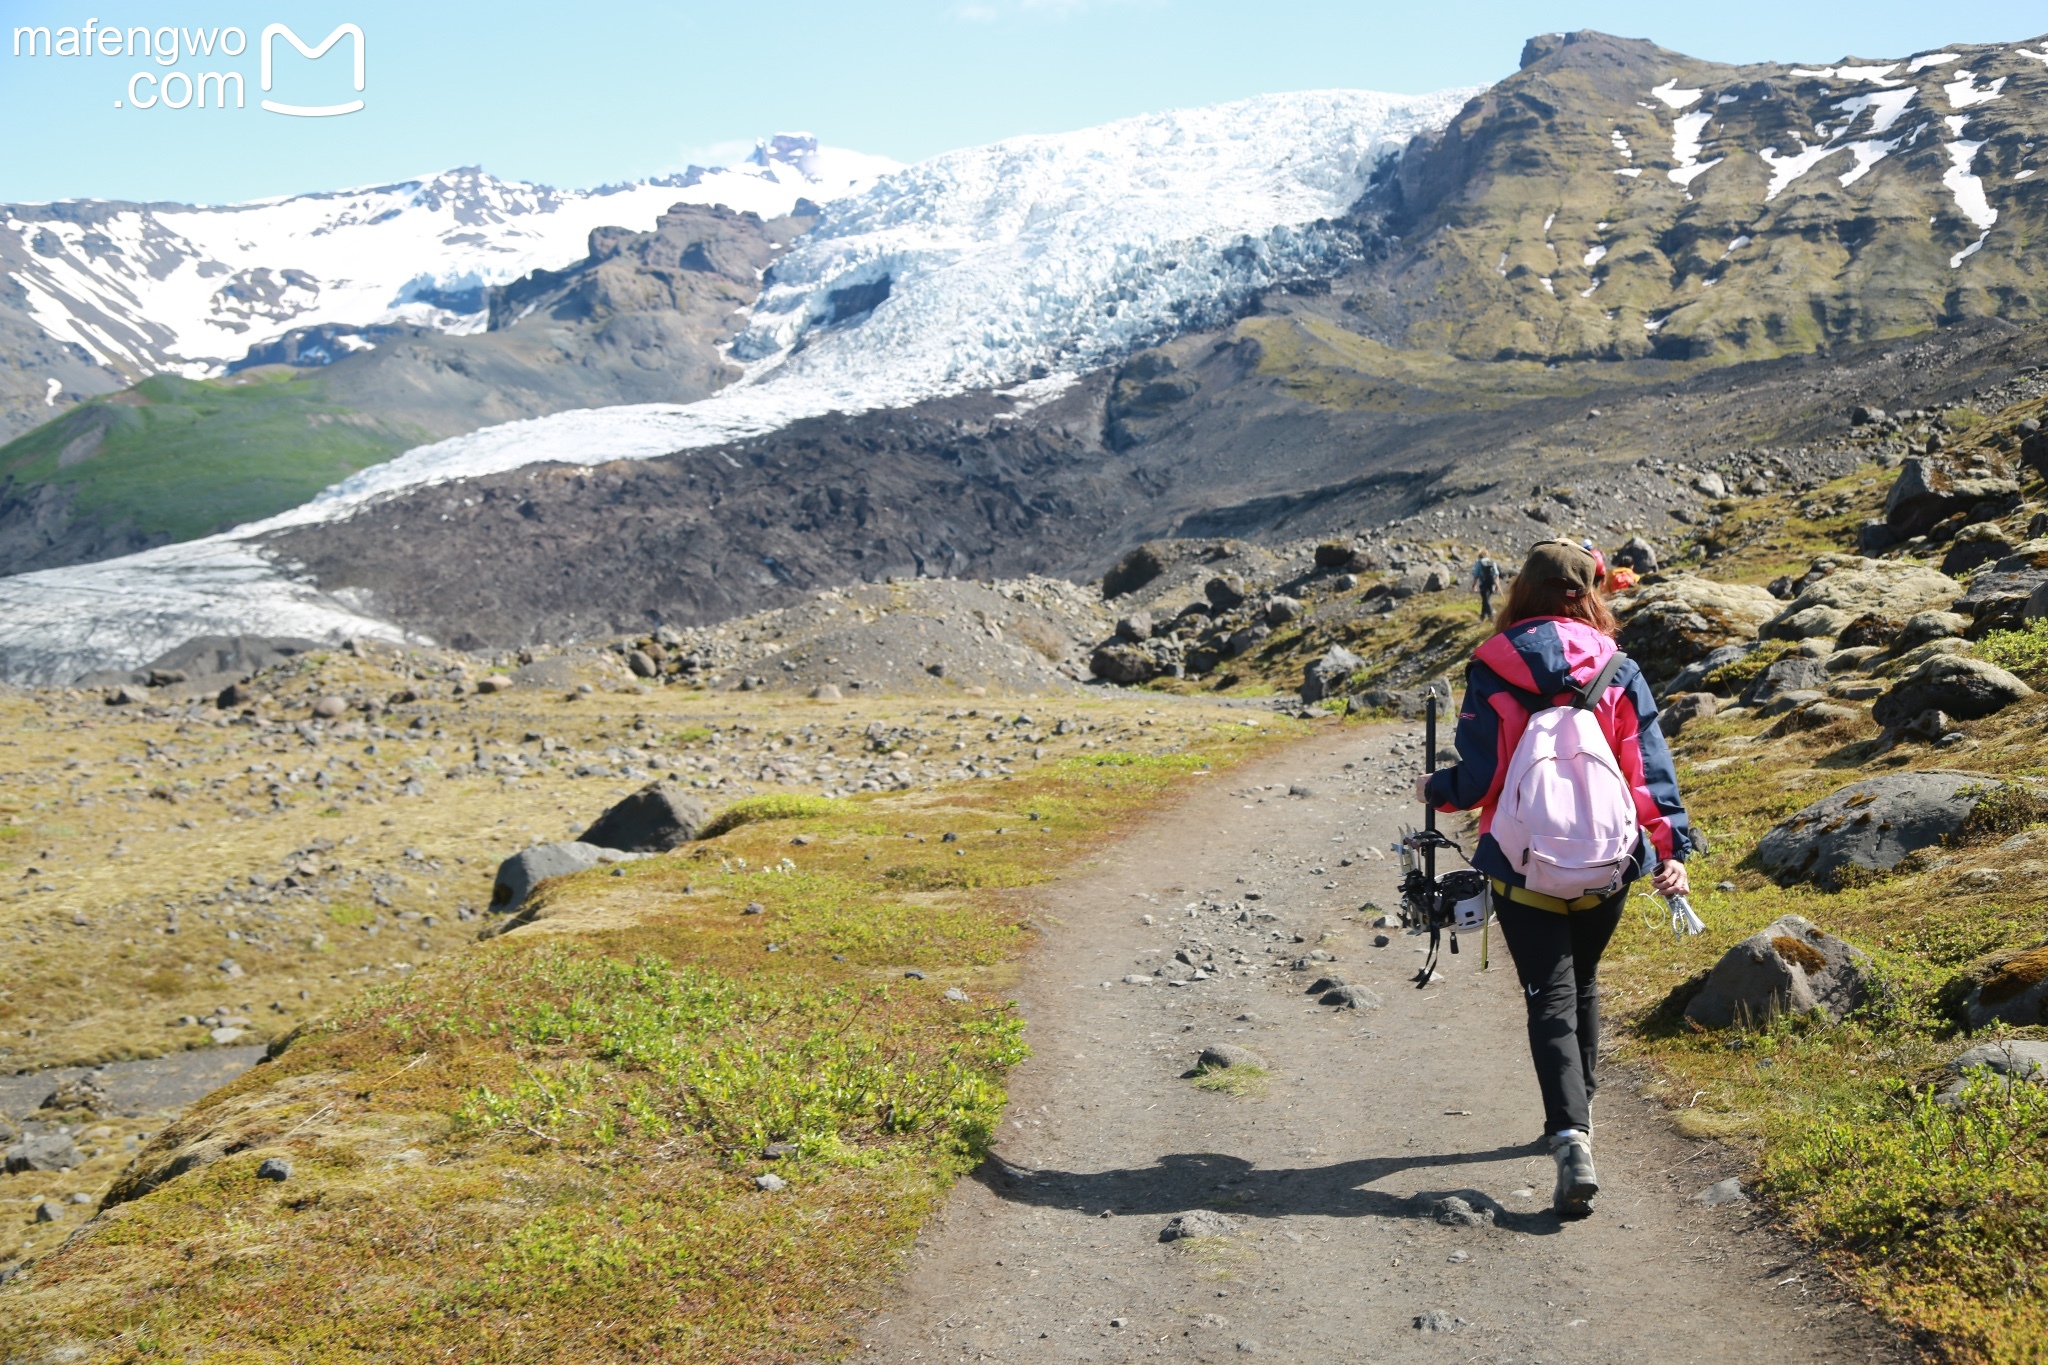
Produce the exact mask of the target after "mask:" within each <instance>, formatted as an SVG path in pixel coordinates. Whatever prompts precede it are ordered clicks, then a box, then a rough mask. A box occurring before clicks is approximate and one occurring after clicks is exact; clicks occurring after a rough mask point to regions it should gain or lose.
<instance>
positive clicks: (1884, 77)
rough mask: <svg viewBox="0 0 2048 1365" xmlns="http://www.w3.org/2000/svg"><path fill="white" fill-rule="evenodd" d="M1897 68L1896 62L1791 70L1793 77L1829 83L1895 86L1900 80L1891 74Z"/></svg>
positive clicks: (1916, 68) (1801, 67)
mask: <svg viewBox="0 0 2048 1365" xmlns="http://www.w3.org/2000/svg"><path fill="white" fill-rule="evenodd" d="M1898 66H1899V64H1898V63H1897V62H1887V63H1885V64H1884V65H1883V66H1823V67H1818V68H1808V67H1804V66H1795V67H1793V68H1792V74H1793V75H1795V76H1809V77H1813V76H1817V77H1819V78H1821V79H1822V80H1830V81H1871V82H1874V83H1875V84H1878V85H1897V84H1899V81H1900V78H1899V77H1897V76H1894V75H1892V72H1894V71H1896V70H1897V69H1898ZM1914 70H1916V71H1917V70H1919V68H1918V67H1915V68H1914Z"/></svg>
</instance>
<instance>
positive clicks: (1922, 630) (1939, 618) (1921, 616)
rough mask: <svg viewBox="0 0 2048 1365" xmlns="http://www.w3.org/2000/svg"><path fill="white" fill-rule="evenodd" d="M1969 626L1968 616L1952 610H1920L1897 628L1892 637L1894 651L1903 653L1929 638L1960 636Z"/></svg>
mask: <svg viewBox="0 0 2048 1365" xmlns="http://www.w3.org/2000/svg"><path fill="white" fill-rule="evenodd" d="M1969 628H1970V618H1969V617H1967V616H1965V615H1963V614H1962V613H1961V612H1954V611H1920V612H1915V613H1913V616H1912V619H1910V620H1909V621H1907V622H1906V624H1905V625H1903V626H1901V627H1900V628H1899V633H1898V634H1897V635H1896V636H1894V637H1893V638H1892V642H1891V648H1892V650H1893V652H1894V653H1898V654H1904V653H1906V652H1907V651H1908V650H1914V649H1918V648H1919V647H1920V646H1922V645H1924V644H1926V643H1927V642H1928V641H1929V640H1947V639H1952V638H1954V637H1956V636H1960V635H1961V634H1962V633H1963V632H1964V631H1966V630H1968V629H1969Z"/></svg>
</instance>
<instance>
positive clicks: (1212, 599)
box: [1202, 573, 1245, 611]
mask: <svg viewBox="0 0 2048 1365" xmlns="http://www.w3.org/2000/svg"><path fill="white" fill-rule="evenodd" d="M1202 595H1203V596H1205V597H1207V598H1208V599H1209V605H1210V606H1212V607H1214V608H1216V609H1217V610H1218V611H1234V610H1236V609H1237V608H1239V607H1241V606H1243V605H1244V599H1245V586H1244V580H1243V579H1242V578H1239V577H1238V576H1237V575H1236V574H1234V573H1232V574H1218V575H1216V577H1214V578H1212V579H1210V580H1209V581H1208V582H1207V583H1204V584H1203V585H1202Z"/></svg>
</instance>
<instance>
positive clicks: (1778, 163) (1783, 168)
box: [1757, 145, 1842, 204]
mask: <svg viewBox="0 0 2048 1365" xmlns="http://www.w3.org/2000/svg"><path fill="white" fill-rule="evenodd" d="M1841 150H1842V149H1841V148H1840V147H1829V146H1820V147H1807V146H1804V145H1802V146H1801V147H1800V148H1799V150H1798V151H1796V152H1788V153H1787V154H1785V155H1784V156H1779V155H1778V149H1777V148H1776V147H1766V148H1764V149H1763V150H1762V151H1761V152H1758V153H1757V155H1758V156H1760V157H1762V158H1763V161H1764V164H1765V165H1767V166H1769V167H1770V168H1771V183H1770V184H1769V185H1768V186H1766V187H1765V189H1764V202H1765V203H1766V204H1768V203H1770V202H1771V201H1772V200H1773V199H1776V198H1777V197H1778V196H1779V195H1780V194H1782V193H1784V191H1785V187H1786V186H1787V185H1790V184H1791V183H1792V182H1793V181H1795V180H1797V179H1798V178H1799V177H1800V176H1802V175H1805V174H1806V173H1807V172H1808V171H1810V170H1812V169H1813V168H1814V167H1815V166H1817V165H1819V164H1820V162H1821V161H1822V160H1823V159H1824V158H1826V157H1828V156H1831V155H1833V154H1834V153H1836V152H1839V151H1841Z"/></svg>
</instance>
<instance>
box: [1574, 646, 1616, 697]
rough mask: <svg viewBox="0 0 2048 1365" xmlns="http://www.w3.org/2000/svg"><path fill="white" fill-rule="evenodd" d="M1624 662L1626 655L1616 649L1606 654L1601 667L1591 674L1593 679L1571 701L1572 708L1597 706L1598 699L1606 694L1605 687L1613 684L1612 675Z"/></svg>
mask: <svg viewBox="0 0 2048 1365" xmlns="http://www.w3.org/2000/svg"><path fill="white" fill-rule="evenodd" d="M1626 662H1628V655H1626V654H1624V653H1622V652H1621V651H1620V650H1618V649H1617V650H1615V651H1614V653H1612V654H1610V655H1608V656H1607V662H1606V664H1604V665H1603V666H1602V667H1601V669H1600V671H1599V672H1598V673H1595V674H1594V675H1593V680H1592V681H1591V682H1589V683H1587V684H1586V686H1585V690H1584V691H1582V692H1580V693H1579V695H1578V697H1577V698H1576V699H1575V700H1574V701H1573V702H1572V709H1573V710H1576V711H1587V710H1591V709H1592V708H1593V707H1595V706H1598V705H1599V704H1600V699H1601V698H1602V697H1604V696H1606V695H1607V689H1608V688H1609V687H1611V686H1613V684H1614V675H1615V674H1617V673H1619V672H1620V671H1621V666H1622V665H1623V664H1624V663H1626Z"/></svg>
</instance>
